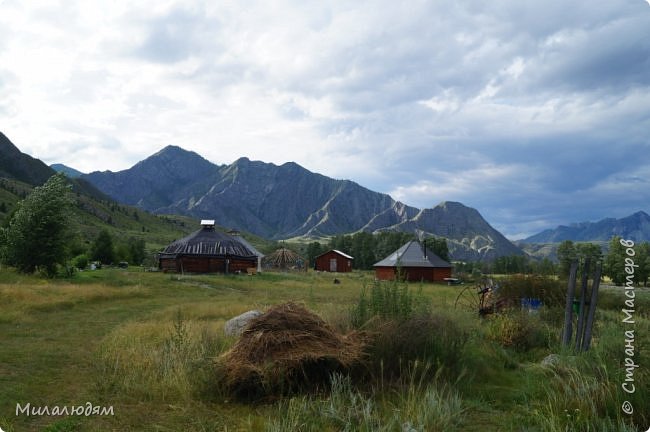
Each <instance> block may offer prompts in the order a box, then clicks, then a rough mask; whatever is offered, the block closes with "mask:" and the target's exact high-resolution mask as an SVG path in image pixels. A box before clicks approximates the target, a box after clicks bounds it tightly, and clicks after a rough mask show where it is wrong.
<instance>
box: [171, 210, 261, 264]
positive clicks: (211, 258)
mask: <svg viewBox="0 0 650 432" xmlns="http://www.w3.org/2000/svg"><path fill="white" fill-rule="evenodd" d="M158 267H159V268H160V269H161V270H162V271H165V272H178V273H236V272H246V270H247V269H248V268H250V267H257V256H256V255H255V253H254V252H253V251H251V250H250V249H248V248H247V247H246V246H245V245H244V244H242V243H241V242H240V241H238V240H237V239H236V238H235V237H232V236H230V235H228V234H225V233H222V232H220V231H217V230H216V229H215V227H214V221H213V220H202V221H201V229H200V230H198V231H195V232H193V233H192V234H190V235H188V236H187V237H183V238H182V239H180V240H176V241H174V242H173V243H171V244H170V245H169V246H167V247H166V248H165V249H164V250H163V251H162V252H160V253H159V254H158Z"/></svg>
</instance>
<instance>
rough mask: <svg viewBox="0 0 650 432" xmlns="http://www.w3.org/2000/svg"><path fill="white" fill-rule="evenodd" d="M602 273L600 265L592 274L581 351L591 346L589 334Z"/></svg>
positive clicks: (591, 328) (592, 324) (592, 323)
mask: <svg viewBox="0 0 650 432" xmlns="http://www.w3.org/2000/svg"><path fill="white" fill-rule="evenodd" d="M601 271H602V264H599V265H598V267H597V268H596V274H594V282H593V284H592V286H591V300H590V302H589V315H588V316H587V326H586V328H585V337H584V340H583V341H582V350H583V351H587V350H589V347H590V346H591V332H592V330H593V326H594V316H595V315H596V302H597V301H598V288H599V287H600V272H601Z"/></svg>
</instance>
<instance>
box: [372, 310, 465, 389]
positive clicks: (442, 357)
mask: <svg viewBox="0 0 650 432" xmlns="http://www.w3.org/2000/svg"><path fill="white" fill-rule="evenodd" d="M369 330H370V332H371V334H372V335H373V338H372V342H371V344H370V348H369V351H368V366H369V369H370V373H371V374H373V375H374V376H375V377H378V378H380V379H381V380H384V379H388V380H395V379H398V378H400V377H401V376H402V375H404V373H405V372H406V371H407V370H409V368H411V367H412V366H413V364H415V363H416V362H418V363H419V364H420V365H426V366H425V367H426V371H423V372H424V373H425V374H426V375H431V374H434V373H436V371H437V370H438V369H439V368H443V369H445V370H446V371H447V372H448V375H449V376H450V377H452V376H458V375H459V374H460V373H462V371H463V367H464V364H463V352H464V347H465V344H466V343H467V341H468V339H469V334H468V333H467V332H465V331H464V330H463V329H462V328H461V327H460V326H459V325H458V324H457V322H456V321H454V320H453V319H452V318H449V317H446V316H443V315H440V314H436V315H434V314H431V313H430V314H425V315H418V316H414V317H411V318H409V319H406V320H403V321H397V320H381V319H378V320H375V321H374V322H372V324H371V325H370V326H369Z"/></svg>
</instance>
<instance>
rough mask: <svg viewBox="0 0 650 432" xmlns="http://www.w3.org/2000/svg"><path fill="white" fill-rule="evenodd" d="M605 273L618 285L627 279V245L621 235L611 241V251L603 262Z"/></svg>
mask: <svg viewBox="0 0 650 432" xmlns="http://www.w3.org/2000/svg"><path fill="white" fill-rule="evenodd" d="M603 267H604V269H603V273H604V274H605V275H606V276H609V277H610V279H612V282H614V284H616V285H621V284H623V282H624V281H625V247H624V246H623V245H622V244H621V237H619V236H615V237H613V238H612V239H611V240H610V242H609V251H608V252H607V256H606V257H605V262H604V264H603Z"/></svg>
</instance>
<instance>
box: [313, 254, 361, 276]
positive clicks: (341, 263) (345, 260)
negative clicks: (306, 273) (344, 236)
mask: <svg viewBox="0 0 650 432" xmlns="http://www.w3.org/2000/svg"><path fill="white" fill-rule="evenodd" d="M353 259H354V258H352V257H351V256H350V255H348V254H345V253H343V252H341V251H339V250H336V249H332V250H330V251H327V252H325V253H324V254H320V255H318V256H317V257H316V265H315V266H314V269H315V270H319V271H326V272H335V273H347V272H351V271H352V260H353Z"/></svg>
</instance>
